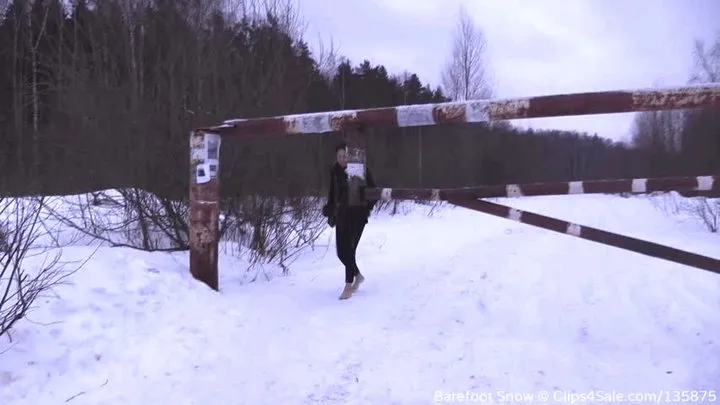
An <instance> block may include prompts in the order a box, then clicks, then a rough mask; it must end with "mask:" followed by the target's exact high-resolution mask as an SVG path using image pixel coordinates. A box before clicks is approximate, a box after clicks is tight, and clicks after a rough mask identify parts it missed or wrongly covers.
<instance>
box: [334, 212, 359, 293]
mask: <svg viewBox="0 0 720 405" xmlns="http://www.w3.org/2000/svg"><path fill="white" fill-rule="evenodd" d="M366 222H367V215H366V214H365V212H364V210H358V211H355V210H348V212H346V213H343V214H341V215H339V216H338V218H337V223H336V224H335V247H336V249H337V256H338V259H340V261H341V262H342V264H343V265H345V282H346V283H352V282H353V281H354V280H355V276H356V275H358V274H360V269H358V265H357V261H356V259H355V253H356V252H357V246H358V243H359V242H360V237H361V236H362V233H363V230H364V229H365V223H366Z"/></svg>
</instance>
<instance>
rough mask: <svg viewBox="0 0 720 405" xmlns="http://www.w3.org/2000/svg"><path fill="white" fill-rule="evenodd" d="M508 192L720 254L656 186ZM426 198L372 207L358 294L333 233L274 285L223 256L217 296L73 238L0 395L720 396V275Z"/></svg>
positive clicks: (230, 400) (5, 370)
mask: <svg viewBox="0 0 720 405" xmlns="http://www.w3.org/2000/svg"><path fill="white" fill-rule="evenodd" d="M501 201H504V202H505V203H507V204H510V205H512V206H514V207H518V208H522V209H527V210H530V211H535V212H538V213H543V214H548V215H555V216H557V217H559V218H562V219H566V220H571V221H576V222H579V223H581V224H587V225H591V226H596V227H600V228H603V229H607V230H611V231H617V232H621V233H624V234H627V235H630V236H636V237H640V238H646V239H648V240H652V241H655V242H659V243H665V244H669V245H671V246H676V247H681V248H686V249H688V250H691V251H694V252H698V253H703V254H707V255H710V256H716V257H720V239H719V238H720V236H718V235H717V234H712V233H709V232H707V231H706V230H705V229H703V228H702V227H701V225H700V224H698V223H697V222H696V221H690V220H688V219H687V218H683V217H680V216H673V215H668V214H666V213H664V212H662V211H661V210H658V209H657V208H655V207H654V206H653V204H651V202H650V201H649V200H648V198H646V197H634V198H621V197H614V196H604V195H594V196H591V195H581V196H562V197H538V198H523V199H517V200H501ZM425 211H426V209H425V208H421V207H418V208H416V209H414V210H413V211H412V212H410V213H409V214H407V215H403V216H395V217H389V216H386V215H379V216H376V217H373V218H371V222H370V224H369V225H368V227H367V230H366V233H365V235H364V236H363V240H362V241H361V247H360V252H359V261H360V267H361V269H362V270H363V273H364V274H365V275H366V277H367V282H366V283H365V284H364V285H363V287H362V288H361V290H360V291H359V292H358V293H357V294H356V295H355V296H354V297H353V298H351V299H350V300H347V301H339V300H338V299H337V296H338V294H339V292H340V289H341V287H342V283H343V270H342V269H341V266H340V265H339V262H338V260H337V259H336V257H335V254H334V240H333V239H332V238H333V236H332V235H333V234H332V233H331V232H328V233H327V234H326V235H325V236H323V238H322V243H321V244H322V245H324V246H321V247H320V248H318V249H316V250H315V251H308V252H306V253H305V254H303V255H302V257H301V258H300V259H299V260H298V261H297V262H295V264H294V265H293V267H292V272H291V274H290V275H289V276H286V277H275V278H273V279H271V280H270V281H267V280H265V279H264V278H260V279H259V281H256V282H254V283H244V282H243V280H244V279H245V267H246V266H245V265H244V264H243V263H242V262H240V261H237V260H236V259H233V258H232V257H229V256H222V257H221V264H220V267H221V269H220V270H221V289H222V291H221V292H220V293H215V292H213V291H211V290H209V289H208V288H206V287H205V286H204V285H201V284H199V283H197V282H195V281H194V280H192V278H191V277H190V275H189V274H188V269H187V254H186V253H176V254H168V253H152V254H150V253H141V252H138V251H134V250H130V249H124V248H106V247H103V248H99V249H97V248H92V247H87V246H71V247H66V248H64V249H63V253H64V260H82V259H85V258H86V257H87V256H89V255H91V254H92V258H91V259H90V261H89V262H88V263H87V264H86V265H85V266H84V267H83V268H82V270H80V271H79V272H77V273H76V274H74V275H73V276H72V277H71V279H70V280H69V283H68V284H67V285H63V286H60V287H58V288H57V290H56V297H53V298H47V299H43V300H42V301H41V302H39V304H40V306H39V308H38V309H37V310H35V311H34V312H33V313H32V314H31V316H30V317H29V318H28V319H26V320H24V321H22V322H21V323H20V324H18V326H17V327H16V328H15V330H14V333H13V334H12V338H13V340H12V342H8V341H7V340H3V341H0V353H2V354H0V404H5V405H16V404H17V405H20V404H29V405H51V404H52V405H54V404H64V403H69V404H72V405H80V404H88V405H126V404H148V405H159V404H172V405H184V404H200V405H210V404H212V405H237V404H252V405H254V404H335V403H336V404H362V405H373V404H378V405H379V404H407V405H417V404H428V403H436V402H441V401H439V400H443V399H445V400H448V401H447V402H452V401H450V400H454V401H455V402H459V403H462V402H464V403H510V402H506V401H505V402H504V401H503V400H504V399H508V398H501V397H502V396H503V395H507V394H511V393H512V394H518V395H525V397H518V398H516V401H515V402H514V403H526V404H527V403H569V401H570V399H571V397H570V394H571V393H573V392H574V393H576V394H581V393H587V392H590V391H592V390H603V391H605V392H610V391H615V392H616V393H617V394H625V395H628V394H630V393H633V392H635V393H659V392H661V390H695V391H699V393H698V394H699V395H703V394H705V395H708V396H706V398H705V401H704V403H712V402H713V401H712V399H714V400H715V401H720V400H719V399H717V398H716V397H712V395H709V394H711V393H709V392H708V391H711V390H715V391H716V392H717V391H720V276H719V275H715V274H711V273H708V272H704V271H701V270H697V269H694V268H689V267H684V266H681V265H677V264H673V263H670V262H665V261H662V260H658V259H653V258H649V257H645V256H641V255H638V254H634V253H631V252H627V251H623V250H619V249H615V248H611V247H606V246H603V245H599V244H594V243H592V242H588V241H583V240H580V239H576V238H572V237H569V236H564V235H559V234H556V233H552V232H549V231H544V230H541V229H537V228H532V227H529V226H527V225H522V224H518V223H514V222H510V221H507V220H503V219H499V218H495V217H490V216H487V215H483V214H479V213H475V212H471V211H467V210H464V209H460V208H456V209H443V210H441V211H439V212H437V211H436V212H435V214H434V215H433V216H432V217H428V216H427V215H426V212H425ZM541 390H545V391H547V392H548V393H550V395H551V396H552V395H553V392H556V394H555V395H556V396H555V400H553V398H550V400H549V401H542V400H541V398H540V397H539V395H540V394H539V393H540V391H541ZM703 391H704V392H703ZM560 392H562V393H565V394H566V395H567V396H564V397H560V396H558V395H560V394H558V393H560ZM667 393H668V394H667V395H671V397H670V398H669V399H673V398H672V395H673V393H672V392H671V391H667ZM440 394H443V395H445V397H440V396H439V395H440ZM451 394H454V395H455V397H454V398H450V397H449V395H451ZM461 394H471V396H469V397H463V396H462V395H461ZM531 395H535V396H534V397H532V396H531ZM687 398H688V400H687V401H683V402H686V403H702V401H699V400H694V399H695V398H690V397H687ZM605 399H607V398H605ZM614 399H615V401H604V403H613V402H615V403H621V402H620V401H619V397H617V396H616V397H615V398H614ZM463 400H464V401H463ZM481 400H484V401H481ZM590 402H591V401H587V402H585V403H590ZM598 402H600V401H598ZM673 402H677V401H673ZM577 403H580V402H577Z"/></svg>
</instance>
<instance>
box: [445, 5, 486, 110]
mask: <svg viewBox="0 0 720 405" xmlns="http://www.w3.org/2000/svg"><path fill="white" fill-rule="evenodd" d="M486 51H487V40H486V38H485V34H484V33H483V32H482V30H481V29H480V28H478V27H477V26H476V25H475V23H474V22H473V21H472V18H471V17H470V15H469V14H468V13H467V10H465V8H460V13H459V16H458V22H457V26H456V31H455V33H454V36H453V44H452V52H451V54H450V59H449V60H448V61H447V63H446V64H445V67H444V68H443V71H442V86H443V90H444V91H445V94H446V95H447V96H449V97H451V98H452V99H453V100H472V99H481V98H490V97H491V96H492V94H493V91H492V86H491V85H490V77H489V72H488V67H487V60H486Z"/></svg>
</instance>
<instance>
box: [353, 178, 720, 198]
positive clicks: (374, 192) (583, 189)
mask: <svg viewBox="0 0 720 405" xmlns="http://www.w3.org/2000/svg"><path fill="white" fill-rule="evenodd" d="M714 190H720V176H695V177H656V178H647V179H644V178H643V179H622V180H585V181H562V182H549V183H527V184H506V185H499V186H478V187H462V188H448V189H430V188H420V189H412V188H372V189H367V190H366V191H365V195H366V197H367V198H369V199H372V200H383V201H388V200H392V199H395V200H430V201H445V200H449V199H458V198H462V199H478V198H497V197H530V196H541V195H568V194H619V193H633V194H643V193H653V192H668V191H714Z"/></svg>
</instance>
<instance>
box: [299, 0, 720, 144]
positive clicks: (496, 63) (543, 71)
mask: <svg viewBox="0 0 720 405" xmlns="http://www.w3.org/2000/svg"><path fill="white" fill-rule="evenodd" d="M295 1H296V2H297V4H298V5H299V11H300V13H301V16H302V18H303V20H304V21H305V23H306V25H307V29H306V30H305V38H306V40H308V41H309V42H310V43H311V44H316V43H317V41H318V38H321V39H322V40H323V42H325V44H326V45H327V44H329V43H330V40H331V39H332V40H333V41H334V43H335V46H336V48H338V50H339V53H340V54H341V55H343V56H346V57H348V58H350V60H351V61H352V62H353V64H355V65H357V64H358V63H360V62H362V60H363V59H369V60H370V61H371V62H372V63H373V64H383V65H385V66H386V67H387V68H388V70H389V72H390V73H391V74H393V73H402V72H403V71H405V70H407V71H410V72H413V73H417V74H418V75H419V76H420V79H421V80H422V81H423V83H430V84H431V85H432V86H433V87H435V86H437V85H439V84H440V71H441V69H442V65H443V63H444V62H445V61H446V60H447V57H448V54H449V52H450V47H451V44H452V32H453V30H454V28H455V24H456V22H457V13H458V10H459V7H460V6H461V5H464V6H465V7H466V9H467V11H468V13H469V14H470V15H471V17H472V18H473V20H474V22H475V24H476V25H477V26H478V27H479V28H480V29H482V30H483V32H484V34H485V35H486V37H487V41H488V62H489V65H490V68H491V73H492V75H493V82H494V85H495V92H496V97H499V98H507V97H524V96H534V95H545V94H558V93H567V92H584V91H603V90H621V89H635V88H649V87H657V86H682V85H684V84H686V83H687V80H688V77H689V76H690V72H691V68H692V65H693V62H692V49H693V42H694V40H695V39H704V40H706V41H707V42H710V41H711V40H713V39H714V38H715V36H716V34H717V33H718V32H720V31H718V30H720V0H295ZM631 120H632V114H612V115H598V116H585V117H567V118H544V119H532V120H520V121H515V122H514V123H515V124H516V125H521V126H531V127H533V128H559V129H572V130H579V131H584V132H588V133H597V134H598V135H600V136H603V137H607V138H611V139H614V140H621V139H627V138H628V136H629V134H630V130H631Z"/></svg>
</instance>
